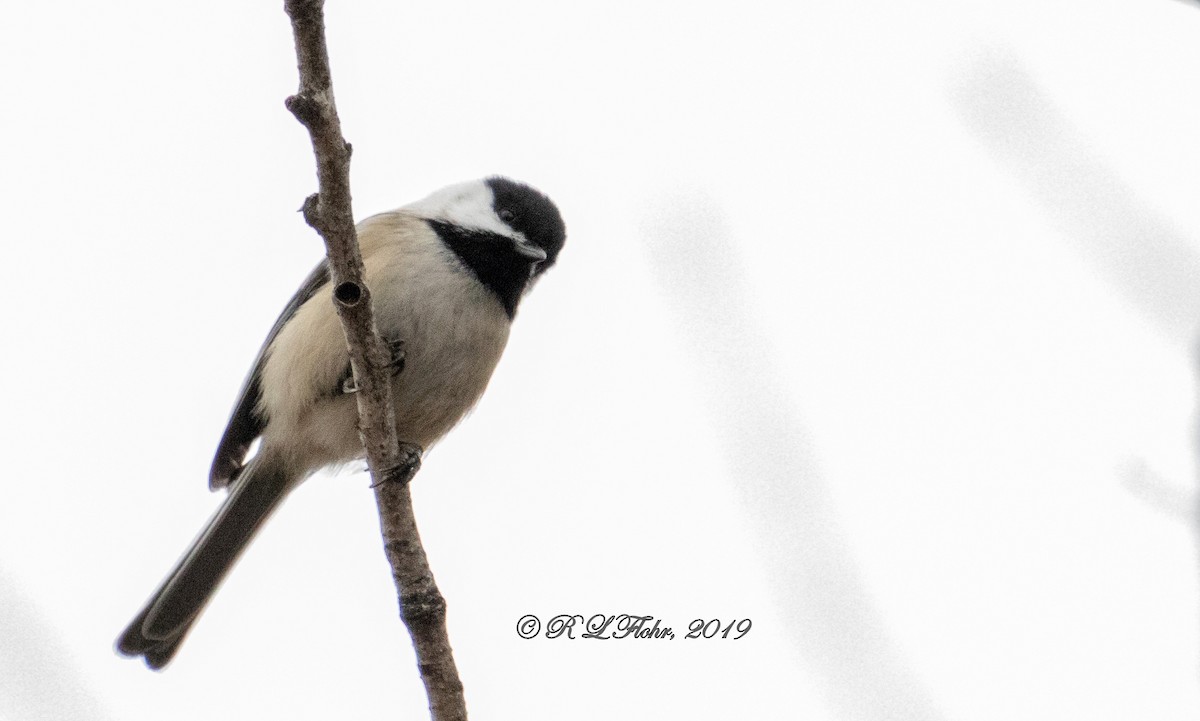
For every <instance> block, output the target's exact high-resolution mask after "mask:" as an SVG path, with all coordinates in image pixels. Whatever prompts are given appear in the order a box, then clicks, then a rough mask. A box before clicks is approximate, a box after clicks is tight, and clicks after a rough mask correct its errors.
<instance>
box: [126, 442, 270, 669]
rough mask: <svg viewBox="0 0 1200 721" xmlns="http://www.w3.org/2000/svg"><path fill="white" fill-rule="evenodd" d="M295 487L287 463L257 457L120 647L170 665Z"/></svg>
mask: <svg viewBox="0 0 1200 721" xmlns="http://www.w3.org/2000/svg"><path fill="white" fill-rule="evenodd" d="M291 487H292V478H291V475H290V474H289V473H287V472H286V471H285V470H284V469H283V466H282V464H280V463H277V462H273V461H272V460H269V459H263V458H261V456H260V457H259V458H255V459H254V460H252V461H251V462H250V464H249V465H248V466H246V468H245V469H244V470H243V471H242V473H241V474H240V475H239V476H238V479H237V480H236V481H235V482H234V483H233V484H232V488H231V489H230V491H229V495H228V496H227V497H226V498H225V502H224V503H222V504H221V507H220V508H218V509H217V512H216V513H215V514H214V515H213V517H212V519H211V520H210V521H209V522H208V525H207V526H205V527H204V530H203V531H201V533H200V535H199V536H198V537H197V538H196V540H195V541H194V542H193V543H192V546H191V548H189V549H188V550H187V553H185V554H184V555H183V558H181V559H180V560H179V563H178V564H176V566H175V568H174V569H173V570H172V571H171V573H170V574H168V575H167V578H166V580H164V581H163V583H162V585H161V586H159V587H158V590H156V591H155V592H154V595H153V596H151V597H150V600H149V601H147V602H146V606H145V608H143V609H142V611H141V613H139V614H138V615H137V617H135V618H134V619H133V621H131V622H130V624H129V627H128V628H126V629H125V631H124V632H123V633H122V634H121V637H120V638H118V639H117V652H118V653H121V654H123V655H125V656H133V657H137V656H144V657H145V659H146V665H147V666H149V667H150V668H152V669H155V670H157V669H161V668H162V667H164V666H166V665H167V663H168V662H170V660H171V657H172V656H174V655H175V652H176V651H178V650H179V645H180V644H181V643H183V639H184V636H186V635H187V632H188V631H189V630H190V629H191V627H192V624H193V623H195V621H196V619H197V618H198V617H199V616H200V612H201V611H203V610H204V606H205V605H206V604H207V603H208V600H209V599H210V598H212V595H213V594H214V593H215V592H216V590H217V587H218V586H220V585H221V581H223V580H224V579H225V574H227V573H229V569H230V568H232V567H233V564H234V563H236V562H237V559H238V557H239V556H240V555H241V553H242V551H243V550H245V548H246V546H247V545H249V543H250V539H252V538H253V537H254V534H255V533H256V532H257V531H258V529H259V527H261V526H262V524H263V522H264V521H265V520H266V519H267V517H268V516H270V515H271V512H272V511H273V510H275V508H276V507H278V506H279V503H280V501H282V500H283V498H284V496H286V495H287V492H288V491H289V490H290V489H291Z"/></svg>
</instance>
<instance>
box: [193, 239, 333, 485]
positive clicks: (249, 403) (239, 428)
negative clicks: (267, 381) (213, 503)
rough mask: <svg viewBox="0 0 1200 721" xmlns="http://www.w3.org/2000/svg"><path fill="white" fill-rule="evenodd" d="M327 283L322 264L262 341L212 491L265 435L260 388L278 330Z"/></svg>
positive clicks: (223, 441)
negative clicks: (264, 366) (264, 368)
mask: <svg viewBox="0 0 1200 721" xmlns="http://www.w3.org/2000/svg"><path fill="white" fill-rule="evenodd" d="M327 282H329V265H328V264H327V263H326V262H325V261H321V262H320V263H319V264H318V265H317V267H316V268H313V271H312V272H311V273H309V274H308V277H307V278H305V279H304V283H302V284H301V285H300V288H299V289H298V290H297V291H296V294H295V295H293V296H292V299H291V300H290V301H288V304H287V307H286V308H284V309H283V312H282V313H280V314H279V319H278V320H276V321H275V325H274V326H272V327H271V332H270V333H268V334H267V339H266V340H265V341H263V344H262V348H259V350H258V356H257V357H256V358H255V359H254V365H252V366H251V367H250V374H249V375H247V376H246V380H245V382H244V383H242V390H241V393H239V394H238V399H237V403H235V404H234V406H233V415H231V416H230V417H229V424H228V425H227V426H226V427H225V434H224V435H223V436H221V444H220V445H219V446H217V455H216V457H215V458H213V464H212V471H211V472H210V473H209V478H208V485H209V487H210V488H212V489H213V490H216V489H218V488H224V487H225V486H227V485H229V482H230V481H231V480H232V479H233V478H235V477H236V476H237V474H238V472H239V471H240V470H241V468H242V462H243V461H244V460H245V459H246V452H247V451H248V450H250V444H251V443H253V442H254V439H256V438H258V437H259V436H260V435H261V434H262V431H263V428H264V427H265V425H266V420H265V419H264V418H262V417H261V416H260V415H259V412H258V401H259V398H260V396H261V395H262V391H261V388H260V387H259V384H260V383H261V382H262V372H263V364H264V363H265V362H266V356H267V349H268V348H269V347H270V346H271V342H272V341H274V340H275V336H277V335H279V330H280V329H281V328H283V325H284V323H287V322H288V320H289V319H291V317H292V316H293V315H295V313H296V311H297V310H299V309H300V306H302V305H304V303H305V302H306V301H307V300H308V299H309V298H312V297H313V296H314V295H316V292H317V291H318V290H319V289H320V288H321V286H323V285H325V284H326V283H327Z"/></svg>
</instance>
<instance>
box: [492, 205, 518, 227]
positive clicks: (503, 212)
mask: <svg viewBox="0 0 1200 721" xmlns="http://www.w3.org/2000/svg"><path fill="white" fill-rule="evenodd" d="M496 215H498V216H499V217H500V220H503V221H504V222H505V223H511V222H513V221H514V220H516V219H517V214H516V213H514V212H512V211H511V210H509V209H508V208H501V209H500V211H499V212H497V213H496Z"/></svg>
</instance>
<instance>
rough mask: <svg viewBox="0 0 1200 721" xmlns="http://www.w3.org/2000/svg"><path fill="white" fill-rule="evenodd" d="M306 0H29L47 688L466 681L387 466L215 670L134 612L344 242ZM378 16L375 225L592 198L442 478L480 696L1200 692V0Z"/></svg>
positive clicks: (19, 308) (546, 705)
mask: <svg viewBox="0 0 1200 721" xmlns="http://www.w3.org/2000/svg"><path fill="white" fill-rule="evenodd" d="M281 5H282V3H280V2H278V1H277V0H276V1H274V2H267V3H235V2H227V1H226V2H212V3H203V4H199V5H197V4H179V3H162V2H148V1H141V2H127V3H83V2H67V3H33V2H27V3H14V4H12V5H11V7H8V8H6V12H5V19H4V22H3V23H2V24H0V67H2V68H3V70H2V71H0V72H2V73H3V78H4V80H3V86H4V87H3V101H2V104H0V107H2V110H3V112H2V113H0V137H3V140H4V149H3V151H2V155H0V158H2V162H0V213H2V216H0V217H3V221H4V222H3V235H4V238H5V243H4V255H3V257H4V264H5V270H6V273H5V276H6V278H5V282H4V283H3V285H2V286H0V307H3V308H4V311H3V317H4V324H3V329H4V340H3V348H4V352H3V353H2V354H0V377H3V378H4V379H6V382H5V397H4V400H3V403H2V406H0V407H2V408H3V410H2V411H0V414H2V415H0V418H2V420H3V423H4V425H5V426H6V428H5V432H4V434H3V438H4V441H3V443H4V447H5V450H6V452H5V468H4V475H5V483H4V489H3V493H2V496H0V498H2V500H0V718H3V719H8V720H12V721H25V720H26V719H56V720H57V719H65V720H73V719H97V720H100V721H103V720H105V719H124V720H129V721H136V720H138V719H162V718H171V719H211V718H232V719H250V718H258V719H272V718H281V719H282V718H287V719H326V718H355V719H392V718H411V719H419V718H424V717H425V710H424V706H425V699H424V695H423V690H422V688H421V685H420V682H419V680H418V677H417V674H416V670H415V667H414V662H413V657H412V652H411V650H410V649H411V647H410V645H409V642H408V639H407V637H406V635H405V632H404V630H403V628H402V626H401V625H400V623H399V621H398V620H397V609H396V601H395V595H394V591H393V588H392V583H391V578H390V576H389V574H388V572H387V568H386V563H385V560H384V558H383V554H382V552H381V549H380V542H379V536H378V525H377V519H376V516H375V508H374V500H373V496H372V494H371V493H370V491H369V490H368V488H367V483H368V480H367V478H366V476H365V475H364V474H362V473H361V472H356V469H348V470H346V471H343V472H342V473H340V474H338V475H335V476H330V475H319V476H316V477H314V478H313V479H312V480H311V481H310V482H309V483H307V484H306V485H305V486H304V487H303V488H301V489H300V490H299V492H297V493H296V494H295V495H294V496H293V497H292V498H291V499H290V500H289V501H288V503H287V504H285V506H284V507H283V508H282V509H281V511H280V512H279V513H278V514H277V515H276V516H275V518H274V519H273V521H272V523H271V524H270V525H268V526H267V528H266V530H265V532H264V533H263V534H262V535H261V537H260V538H259V539H258V541H257V542H256V544H255V545H254V546H253V548H252V549H251V550H250V552H249V553H248V554H247V555H246V557H245V558H244V559H243V560H242V562H241V563H240V564H239V566H238V567H237V568H236V570H235V571H234V573H233V574H232V575H231V576H230V578H229V580H228V582H227V583H226V584H225V586H224V587H223V589H222V591H221V593H220V594H219V595H218V597H217V599H216V601H215V602H214V603H213V604H212V605H211V607H210V608H209V609H208V611H207V612H206V613H205V615H204V617H203V618H202V620H201V622H200V623H199V624H198V625H197V627H196V629H195V631H194V632H193V633H192V634H191V636H190V637H189V639H188V641H187V643H186V644H185V645H184V646H183V649H182V651H181V653H180V655H179V656H178V658H177V659H176V661H175V662H174V663H173V664H172V665H171V666H170V667H169V668H168V669H167V670H166V671H165V672H163V673H161V674H155V673H151V672H149V671H147V670H146V669H145V668H144V667H143V666H141V664H139V663H137V662H134V661H130V660H126V659H121V658H118V657H117V656H116V655H115V654H114V652H113V650H112V644H113V640H114V639H115V637H116V635H117V634H118V632H119V631H120V630H121V629H122V628H123V626H124V625H125V623H126V622H127V621H128V620H129V617H130V616H131V615H132V614H133V613H134V612H135V611H136V610H137V608H138V607H139V605H140V604H141V603H142V602H143V601H144V600H145V598H146V596H147V594H149V592H150V591H151V590H152V589H153V588H154V587H155V585H156V584H157V583H158V582H159V580H160V579H161V577H162V575H163V574H164V573H165V572H166V571H167V570H168V569H169V568H170V566H171V565H172V563H173V562H174V561H175V560H176V558H177V556H178V554H179V553H181V552H182V551H183V549H184V548H185V546H186V545H187V543H188V542H189V541H190V540H191V539H192V537H193V535H194V534H195V533H196V531H197V530H198V529H199V528H200V527H201V525H202V524H203V523H204V522H205V520H206V519H207V517H208V515H209V514H210V513H211V512H212V510H213V509H214V508H215V507H216V505H217V503H218V499H217V497H215V496H213V495H210V494H209V493H208V491H207V488H206V474H207V469H208V464H209V461H210V459H211V455H212V452H213V450H214V448H215V444H216V441H217V440H218V437H219V435H220V432H221V430H222V428H223V427H224V423H225V420H226V418H227V414H228V412H229V410H230V406H231V404H232V403H233V400H234V395H235V393H236V391H237V389H238V386H239V384H240V383H241V381H242V378H243V375H244V373H245V371H246V369H247V366H248V364H249V362H250V360H251V359H252V358H253V356H254V353H255V351H256V350H257V348H258V345H259V343H260V341H261V339H262V337H263V335H264V334H265V333H266V331H267V329H268V328H269V327H270V325H271V323H272V321H273V320H274V318H275V316H276V314H277V313H278V311H279V310H280V309H281V308H282V306H283V304H284V302H285V301H286V299H287V298H288V297H289V295H290V294H291V292H292V290H293V289H294V288H295V286H296V285H297V284H298V283H299V281H300V279H301V278H303V277H304V275H305V274H306V273H307V271H308V270H309V269H310V268H311V266H312V265H313V264H314V263H315V262H316V261H317V260H318V258H319V257H320V253H321V252H322V250H321V245H320V241H319V240H318V238H317V237H316V236H315V235H314V234H313V233H312V232H311V231H310V230H309V229H308V228H307V227H306V226H305V225H304V223H303V221H302V219H301V217H300V215H299V214H298V213H296V212H295V211H296V209H297V208H298V207H299V206H300V203H301V201H302V199H303V198H304V197H305V195H307V194H308V193H310V192H312V191H313V190H314V189H315V179H314V172H313V160H312V156H311V152H310V149H309V144H308V140H307V136H306V135H305V133H304V131H303V129H302V128H301V127H300V126H299V125H298V124H297V123H296V122H295V120H294V119H293V118H292V117H291V116H290V114H288V113H287V112H286V111H285V110H284V108H283V99H284V98H285V97H286V96H287V95H289V94H290V93H292V92H294V90H295V87H296V74H295V61H294V55H293V48H292V40H291V34H290V28H289V25H288V21H287V18H286V16H285V15H284V13H283V11H282V7H281ZM328 16H329V18H328V21H329V34H330V50H331V55H332V60H333V69H334V80H335V86H336V90H337V100H338V106H339V109H340V111H341V115H342V120H343V124H344V129H345V133H346V135H347V137H348V138H349V139H350V140H351V142H352V143H353V144H354V149H355V154H354V162H353V174H352V181H353V190H354V201H355V210H356V213H357V215H358V217H365V216H367V215H369V214H371V213H374V212H378V211H382V210H387V209H390V208H392V207H395V206H398V205H401V204H403V203H406V202H409V201H411V200H414V199H417V198H419V197H422V196H424V195H425V194H426V193H428V192H430V191H432V190H435V189H437V188H439V187H441V186H443V185H446V184H449V183H452V182H457V181H460V180H464V179H469V178H473V177H480V176H483V175H487V174H492V173H504V174H507V175H511V176H513V177H515V178H518V179H521V180H525V181H527V182H530V183H533V184H535V185H536V186H538V187H539V188H541V189H543V190H544V191H546V192H547V193H548V194H550V195H551V197H553V198H554V199H555V200H556V201H557V202H558V204H559V206H560V207H561V209H562V212H563V214H564V216H565V218H566V220H567V224H568V230H569V239H568V245H567V247H566V250H565V251H564V253H563V255H562V257H561V262H560V264H559V267H557V268H556V269H555V270H554V272H553V273H551V274H550V275H549V276H548V277H547V278H546V279H545V280H544V281H543V282H542V283H541V284H540V285H539V286H538V287H537V289H536V291H535V292H534V293H533V294H532V295H531V296H530V297H529V298H528V299H527V302H526V303H525V305H524V306H523V307H522V309H521V313H520V316H519V318H518V322H517V324H516V326H515V328H514V333H513V336H512V339H511V342H510V345H509V348H508V352H507V354H506V356H505V358H504V360H503V362H502V363H501V365H500V368H499V369H498V371H497V373H496V375H495V378H494V380H493V382H492V385H491V388H490V390H489V392H488V394H487V395H486V396H485V398H484V400H483V402H482V403H481V405H480V406H479V407H478V409H477V410H476V412H475V413H474V414H473V415H471V416H470V417H469V418H468V419H467V420H466V421H465V422H464V423H463V424H462V426H460V427H459V428H458V429H457V430H456V431H455V432H454V433H453V434H451V436H450V437H449V438H448V439H447V440H446V441H445V442H444V443H442V444H441V445H440V446H438V447H437V448H436V449H434V450H433V451H432V452H431V453H430V454H429V455H428V457H427V459H426V463H425V467H424V469H423V471H422V472H421V473H420V475H419V476H418V478H417V480H416V482H415V486H414V494H415V499H416V504H417V513H418V518H419V521H420V525H421V530H422V533H423V536H424V539H425V542H426V544H427V547H428V550H429V554H430V557H431V561H432V563H433V566H434V570H435V572H436V575H437V579H438V581H439V583H440V585H441V588H442V590H443V592H444V593H445V595H446V597H447V598H448V600H449V603H450V617H449V624H450V633H451V639H452V642H453V645H454V649H455V652H456V657H457V660H458V663H459V666H460V669H461V672H462V676H463V680H464V682H465V685H466V689H467V700H468V705H469V707H470V709H471V713H472V718H477V719H518V718H519V719H733V718H756V719H800V718H804V719H928V720H933V721H938V720H941V719H945V720H952V719H971V720H976V719H997V720H1000V719H1003V720H1008V719H1049V718H1087V719H1130V718H1145V719H1194V718H1196V717H1197V716H1198V715H1200V685H1198V682H1197V679H1198V678H1200V676H1198V674H1200V624H1198V621H1200V594H1198V584H1197V574H1198V572H1200V565H1198V562H1197V557H1196V556H1197V553H1196V548H1197V546H1196V531H1197V527H1196V520H1195V519H1196V507H1197V504H1196V503H1195V501H1194V500H1193V499H1194V496H1195V485H1196V484H1195V479H1196V453H1197V449H1198V444H1197V432H1196V429H1197V409H1196V399H1197V393H1196V377H1197V376H1196V370H1197V368H1198V367H1200V361H1198V359H1197V352H1198V350H1200V339H1198V333H1200V282H1197V281H1198V279H1200V202H1198V200H1200V170H1198V169H1200V132H1198V129H1200V3H1193V2H1180V1H1178V0H1111V1H1105V2H1098V1H1097V0H1089V1H1087V2H1084V1H1083V0H1014V1H1013V2H1008V3H995V2H979V1H972V2H964V1H963V0H955V1H953V2H951V1H950V0H943V1H937V0H923V1H920V2H911V3H892V2H881V1H878V0H862V1H860V2H855V3H832V2H824V3H816V2H789V3H784V2H774V3H772V2H740V3H725V4H710V3H684V2H678V3H669V2H655V1H641V2H617V3H611V2H608V3H587V2H584V3H557V2H556V3H551V2H527V1H525V0H513V1H512V2H505V3H477V2H428V1H426V2H388V3H381V2H345V1H342V0H331V1H330V4H329V7H328ZM530 613H532V614H536V615H538V616H540V617H542V618H543V619H547V618H549V617H550V616H553V615H554V614H557V613H578V614H583V615H591V614H594V613H605V614H609V613H640V614H650V615H653V616H655V617H657V618H661V619H662V620H663V623H664V624H666V625H670V626H672V627H673V628H674V629H675V630H676V639H675V640H673V641H652V640H638V641H633V640H625V641H603V642H601V641H583V640H575V641H568V640H562V639H560V640H547V639H544V638H540V639H535V640H530V641H527V640H522V639H520V638H519V637H518V636H517V633H516V622H517V619H518V618H520V617H521V616H523V615H524V614H530ZM697 618H699V619H706V620H707V619H721V621H722V622H728V621H732V620H735V619H743V618H749V619H752V621H753V627H752V630H751V631H750V633H748V634H747V635H746V636H745V637H744V638H742V639H740V640H736V641H734V640H729V639H725V640H722V639H719V638H715V639H708V640H684V639H683V638H682V635H683V632H685V631H686V627H687V625H688V623H689V622H690V621H692V620H693V619H697Z"/></svg>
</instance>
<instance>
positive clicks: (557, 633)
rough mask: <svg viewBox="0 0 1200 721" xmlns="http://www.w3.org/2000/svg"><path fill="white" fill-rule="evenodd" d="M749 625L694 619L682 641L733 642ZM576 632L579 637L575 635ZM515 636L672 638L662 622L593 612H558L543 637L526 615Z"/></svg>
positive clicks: (533, 619) (535, 620)
mask: <svg viewBox="0 0 1200 721" xmlns="http://www.w3.org/2000/svg"><path fill="white" fill-rule="evenodd" d="M752 625H753V623H752V622H751V621H750V619H748V618H742V619H737V618H735V619H732V620H730V621H729V622H725V621H722V620H721V619H719V618H713V619H703V618H697V619H695V620H693V621H692V622H691V623H689V624H688V632H687V633H686V634H685V635H684V636H683V638H685V639H687V638H729V639H733V640H735V641H736V640H737V639H739V638H742V637H743V636H745V635H746V634H747V633H749V632H750V627H751V626H752ZM576 633H578V634H579V635H578V636H576V635H575V634H576ZM517 635H518V636H520V637H521V638H536V637H537V636H539V635H544V636H545V637H546V638H551V639H554V638H569V639H572V640H574V639H575V638H585V639H594V640H600V641H606V640H612V639H622V638H663V639H667V640H674V639H675V631H674V630H673V629H672V628H671V627H670V626H664V625H663V624H662V619H659V618H655V617H654V616H635V615H632V614H628V613H621V614H613V615H605V614H603V613H597V614H594V615H592V616H591V617H589V618H584V617H583V616H581V615H580V614H577V613H575V614H572V613H560V614H558V615H556V616H553V617H551V618H550V620H548V621H546V623H545V633H544V634H543V631H542V620H541V619H540V618H538V617H537V616H535V615H533V614H526V615H524V616H522V617H521V618H520V619H518V620H517Z"/></svg>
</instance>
